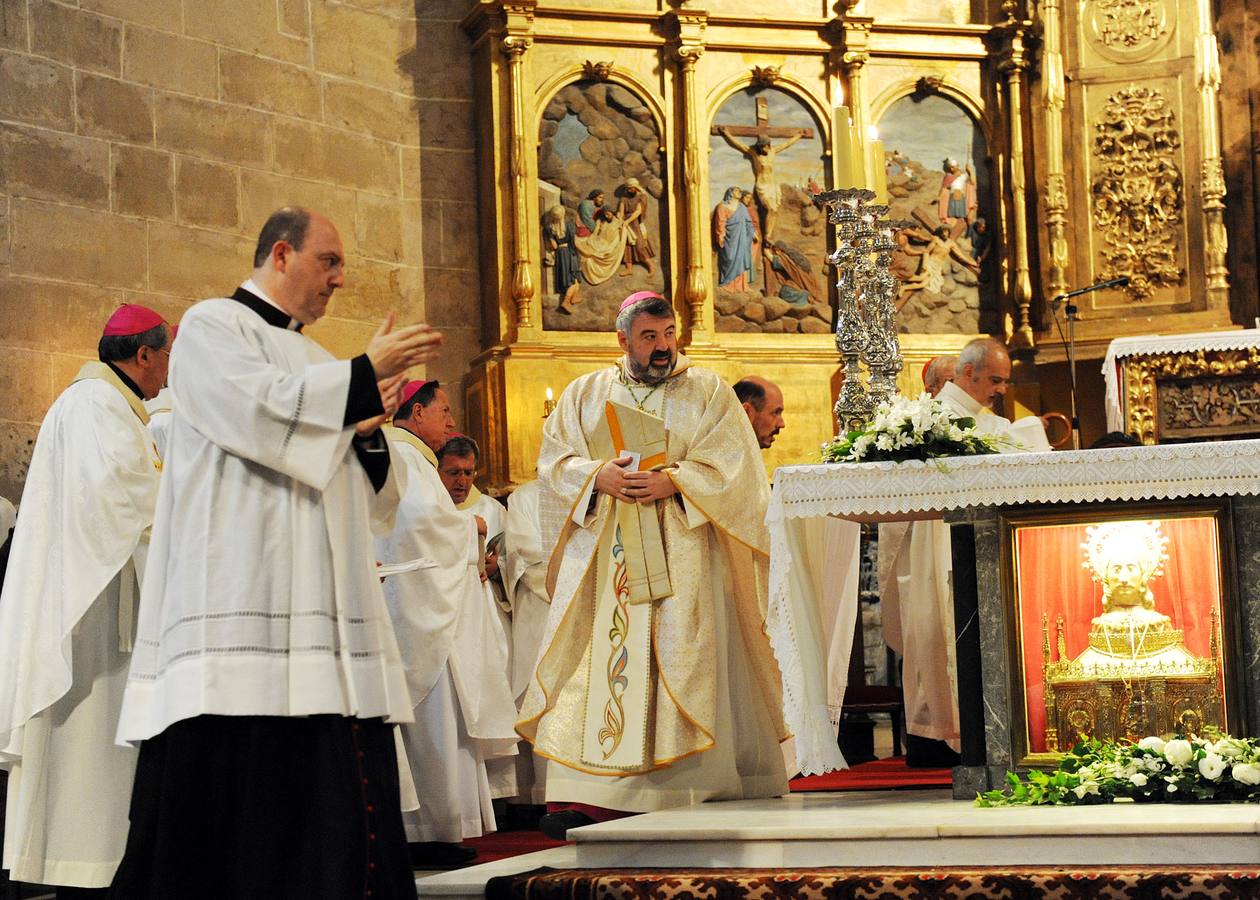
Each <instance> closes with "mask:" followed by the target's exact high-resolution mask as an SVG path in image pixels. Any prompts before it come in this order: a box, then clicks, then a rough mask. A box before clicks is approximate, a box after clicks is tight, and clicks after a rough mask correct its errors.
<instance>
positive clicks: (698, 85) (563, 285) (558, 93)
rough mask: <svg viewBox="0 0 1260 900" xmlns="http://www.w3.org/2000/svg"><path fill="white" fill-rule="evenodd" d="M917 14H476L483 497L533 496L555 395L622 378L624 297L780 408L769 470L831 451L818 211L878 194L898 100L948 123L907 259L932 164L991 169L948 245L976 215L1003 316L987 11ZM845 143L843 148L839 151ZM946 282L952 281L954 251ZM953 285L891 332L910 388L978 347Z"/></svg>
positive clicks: (523, 4)
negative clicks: (916, 318)
mask: <svg viewBox="0 0 1260 900" xmlns="http://www.w3.org/2000/svg"><path fill="white" fill-rule="evenodd" d="M920 6H921V5H919V4H913V3H902V4H896V5H892V6H889V7H888V9H887V11H880V10H877V9H874V8H872V10H870V11H866V10H864V8H863V5H862V4H861V3H858V4H856V5H855V4H854V3H852V2H850V3H839V4H837V3H834V2H831V0H783V2H780V3H777V4H776V5H775V9H774V15H773V17H769V16H767V15H766V9H765V6H764V4H763V3H760V2H754V0H713V2H711V3H709V4H703V5H702V4H700V3H695V2H672V0H671V2H665V0H568V2H548V0H482V2H480V3H479V4H478V5H477V6H476V7H475V8H474V10H473V11H472V12H471V13H470V14H469V16H468V17H467V18H466V19H465V21H464V23H463V27H464V30H465V31H466V32H467V34H468V35H469V37H470V39H471V46H472V55H473V61H474V79H475V84H474V86H475V91H476V96H477V104H476V108H477V116H478V119H477V129H478V130H477V139H478V148H479V156H478V164H479V184H478V195H479V201H480V223H481V234H480V247H481V260H482V269H483V277H482V280H481V283H482V285H483V296H482V324H483V335H482V338H483V341H482V345H483V348H484V350H483V352H482V354H481V355H480V356H479V357H478V358H477V359H476V360H475V361H474V362H473V365H472V371H471V373H470V375H469V377H468V379H467V381H466V384H465V400H466V404H465V406H466V411H467V418H468V421H467V423H466V427H467V429H468V431H469V432H470V433H471V434H472V435H473V436H474V437H475V438H477V439H478V440H479V441H480V442H481V443H482V445H483V446H484V447H485V448H486V451H487V457H488V459H487V465H485V466H483V468H485V469H486V470H487V474H486V475H485V476H484V477H483V479H482V482H483V487H484V488H486V489H488V490H490V491H491V492H493V493H499V492H502V491H505V490H510V489H511V487H512V486H513V485H515V484H519V483H521V482H523V481H525V480H528V479H530V478H532V477H534V464H535V460H536V457H537V450H538V445H539V442H540V435H541V424H542V417H543V414H544V411H545V398H546V396H547V390H548V389H549V388H550V390H551V391H552V393H553V395H558V394H559V392H560V391H561V390H562V389H563V388H564V386H565V385H566V384H567V383H568V382H569V381H571V380H572V379H573V378H575V377H577V376H578V375H580V374H583V373H585V372H588V371H591V370H593V369H595V368H597V367H599V366H602V365H607V364H608V363H610V362H612V361H613V360H614V359H615V358H616V356H617V355H618V350H617V344H616V337H615V334H614V333H613V331H612V325H611V320H612V318H613V313H614V311H615V304H616V301H617V300H619V296H618V295H621V294H624V293H629V292H630V291H631V290H634V289H639V288H644V287H650V288H656V289H664V290H665V291H666V292H667V293H668V294H669V295H670V297H671V298H672V299H673V301H674V304H675V308H676V309H677V311H678V314H679V320H680V324H681V327H682V336H681V341H680V344H681V346H682V349H683V350H684V352H686V353H687V354H688V356H690V357H691V358H692V359H693V360H694V361H696V362H697V363H699V364H701V365H704V366H707V367H710V368H712V369H714V370H716V371H717V372H718V373H719V374H720V375H722V376H723V377H724V378H726V379H727V380H728V381H730V382H732V383H733V382H734V381H736V380H737V379H738V378H739V377H741V376H743V375H746V374H758V375H762V376H764V377H767V378H770V379H771V380H773V381H775V382H777V383H778V384H779V385H780V386H781V387H782V388H783V392H784V395H785V397H786V398H787V410H786V413H785V417H786V419H787V427H786V428H785V429H784V430H783V432H782V433H780V435H779V436H778V438H777V440H776V441H775V444H774V446H773V448H771V450H769V451H767V453H766V457H765V458H766V464H767V468H768V470H773V468H774V467H776V466H778V465H781V464H786V463H799V462H810V461H813V460H814V459H816V458H817V454H818V446H819V444H820V443H821V442H822V441H823V440H824V439H826V438H827V437H829V436H831V435H832V434H834V432H835V426H834V422H833V420H832V418H831V403H832V400H834V398H835V395H836V392H837V389H838V376H839V372H840V367H839V365H838V355H837V351H836V348H835V343H834V335H833V334H832V333H831V331H832V327H833V323H832V317H833V311H834V304H835V292H834V286H833V284H832V282H833V280H834V278H835V274H834V271H833V270H832V269H831V268H830V267H829V266H827V265H826V263H825V257H826V255H827V253H829V252H830V250H831V249H833V246H834V245H833V237H832V235H831V232H830V229H828V228H827V227H826V225H825V222H824V221H822V216H821V215H820V212H821V210H820V208H819V207H818V204H817V203H816V202H815V201H814V195H815V194H817V193H819V192H820V191H823V190H826V189H828V188H833V187H853V186H872V187H873V186H875V185H876V182H877V181H878V180H879V177H878V176H880V175H881V174H883V175H884V176H885V177H886V176H887V172H888V166H889V165H890V162H889V161H890V160H891V159H892V158H893V157H892V151H893V150H894V149H896V148H892V147H887V148H885V152H883V153H880V151H879V150H878V148H877V145H875V144H874V143H873V141H874V139H875V135H874V134H871V133H869V132H868V129H869V128H870V127H872V126H878V125H879V123H880V121H881V118H882V117H883V116H884V115H885V114H886V113H887V112H888V110H889V109H890V108H893V107H895V106H896V105H897V104H898V102H899V101H904V102H903V107H904V106H905V105H906V104H913V103H914V102H915V101H914V100H912V99H907V98H922V97H925V96H930V97H931V98H932V101H933V102H934V103H935V102H941V103H945V104H948V106H949V108H950V109H951V110H954V111H956V113H957V116H958V118H957V121H958V123H959V125H958V132H959V133H958V134H957V135H952V136H951V137H950V140H949V141H945V142H944V143H950V144H951V146H956V147H957V149H949V148H948V147H942V148H941V151H940V159H932V158H929V159H926V160H916V162H915V165H916V166H917V167H918V168H919V169H922V170H923V171H924V173H926V174H927V175H928V176H929V180H930V181H931V182H932V183H931V184H930V185H928V186H927V187H926V188H925V189H924V191H925V193H924V196H925V197H926V196H927V195H929V194H930V195H931V198H933V199H931V201H930V202H924V203H917V202H916V204H915V205H916V206H922V207H923V210H922V211H923V214H924V218H925V219H927V222H926V223H920V224H919V225H918V226H916V227H918V229H919V231H920V232H921V236H920V237H919V238H917V239H915V245H914V246H915V249H918V250H922V251H923V252H924V253H926V252H927V249H938V248H935V244H934V243H933V241H940V240H941V239H942V238H941V236H940V235H934V234H933V231H934V230H935V229H938V228H940V226H941V225H942V224H943V223H941V222H939V221H938V216H937V215H936V210H937V208H938V207H937V204H936V202H935V199H934V198H936V197H937V196H938V194H939V193H940V190H941V182H942V180H943V179H947V178H954V177H957V174H955V175H951V174H950V173H949V172H948V171H945V169H944V168H943V161H944V160H945V159H947V158H951V157H959V159H958V160H957V162H958V168H959V172H961V171H962V170H963V169H964V167H965V166H967V165H971V166H972V168H973V169H976V168H977V167H978V168H979V169H981V170H983V172H984V173H985V174H984V180H983V181H982V182H980V183H979V184H978V185H974V184H973V192H974V187H975V186H978V187H979V189H980V194H979V195H978V196H977V202H976V204H975V208H974V209H973V210H972V213H971V215H970V216H967V215H963V216H960V217H957V221H955V222H954V223H953V230H952V231H951V232H950V234H949V235H948V236H947V237H946V238H944V239H946V240H951V241H952V240H955V239H957V240H958V241H959V244H960V246H961V245H963V244H965V245H966V247H968V248H970V247H973V246H974V242H973V240H972V239H973V237H974V225H975V222H974V220H975V218H976V216H977V215H978V214H979V211H980V210H984V211H987V212H989V215H988V218H989V219H990V222H989V223H988V225H989V231H990V236H989V237H988V238H985V239H983V240H988V241H990V242H991V244H992V246H991V252H990V262H989V263H988V264H989V265H990V266H991V267H992V276H991V278H990V279H989V281H990V283H991V284H992V287H991V288H987V289H986V290H987V291H989V294H990V296H991V301H990V314H989V315H988V316H987V318H988V319H989V320H991V321H992V322H995V323H997V324H998V325H999V327H1000V325H1001V322H1002V321H1003V320H1004V319H1011V318H1012V316H1018V314H1019V309H1018V307H1017V306H1016V305H1015V304H1014V302H1013V301H1012V300H1011V299H1010V296H1011V291H1010V284H1011V277H1010V275H1009V273H1008V270H1007V266H1006V264H1005V263H1004V262H1003V260H1005V259H1006V258H1007V257H1014V256H1015V255H1017V254H1014V252H1013V249H1012V248H1013V246H1014V243H1015V242H1016V241H1017V240H1018V239H1019V237H1018V236H1019V235H1020V234H1024V235H1025V237H1024V239H1025V240H1026V230H1025V231H1023V232H1021V230H1020V229H1019V228H1017V227H1015V223H1014V222H1013V221H1011V219H1010V216H1009V215H1007V214H1005V213H1003V209H1004V208H1005V206H1006V204H1005V203H1004V202H1003V201H1002V199H1001V191H1002V190H1003V185H1004V184H1006V183H1007V182H1008V181H1009V180H1010V179H1004V178H1003V177H1002V176H1001V174H1000V172H999V171H998V170H999V169H1000V167H1001V166H1002V165H1004V159H1005V158H1006V157H1005V156H1004V155H1003V154H1002V152H1001V150H1000V148H1001V147H1002V146H1004V145H1005V142H1006V138H1005V136H1004V133H1003V130H1002V128H1001V127H1000V115H999V114H998V113H997V112H996V110H995V108H994V107H995V104H996V103H997V102H998V84H999V82H1000V81H1001V78H1000V75H998V74H996V69H995V66H996V65H997V57H996V56H995V55H994V53H993V52H992V50H991V48H990V45H989V44H990V39H991V32H992V30H993V26H992V25H991V24H986V23H985V21H984V19H985V18H986V17H988V16H989V15H990V14H989V13H986V12H983V11H980V5H979V4H967V3H963V2H949V3H945V4H937V5H935V6H933V7H932V9H931V10H930V11H924V10H922V9H920ZM881 17H883V18H881ZM902 118H903V125H904V124H905V123H904V120H905V116H903V117H902ZM837 123H842V125H843V128H839V127H837ZM842 131H843V132H845V133H847V134H849V135H850V136H853V135H856V137H850V138H846V139H845V140H844V141H843V144H841V142H840V141H839V140H838V135H840V134H841V132H842ZM977 136H978V137H977ZM977 152H978V153H980V154H981V156H982V157H983V158H977ZM923 155H927V156H930V157H935V156H936V155H937V153H936V149H935V148H933V149H932V150H931V151H930V152H927V151H925V153H924V154H923ZM768 160H769V161H770V162H771V163H772V165H771V166H767V162H768ZM770 168H773V170H774V172H773V175H771V174H770V172H769V171H768V170H769V169H770ZM881 168H882V169H884V172H883V173H880V172H879V171H878V170H879V169H881ZM846 179H847V180H848V181H849V182H852V183H844V181H845V180H846ZM894 180H895V179H894ZM732 189H733V190H732ZM965 193H966V192H965V191H964V192H963V194H965ZM728 195H729V196H728ZM982 227H983V226H982ZM955 231H956V232H957V233H955ZM728 233H729V234H730V235H731V239H732V242H733V243H732V245H731V246H730V247H725V246H724V243H725V240H726V235H727V234H728ZM719 235H720V238H719ZM649 248H650V252H646V251H647V250H648V249H649ZM925 248H927V249H925ZM1026 257H1027V254H1026V253H1025V254H1024V258H1026ZM938 263H939V264H940V265H943V266H949V267H953V266H955V265H956V264H957V265H960V266H961V265H965V264H963V263H958V262H957V260H956V259H955V258H953V257H949V256H948V254H946V255H945V256H942V258H941V259H940V260H938ZM955 274H957V275H958V276H959V277H958V280H959V281H968V282H970V284H969V285H968V288H969V289H970V290H972V292H973V293H976V295H977V297H976V299H973V300H967V301H964V300H962V299H958V300H957V302H954V306H955V307H958V311H951V307H950V303H951V301H952V300H953V298H950V297H944V299H943V300H940V298H938V299H937V301H935V305H934V306H933V310H934V311H935V312H934V315H933V317H924V318H923V327H917V328H915V329H912V330H913V331H914V333H911V334H906V335H904V336H903V340H902V348H903V352H904V353H905V357H906V369H905V371H903V373H902V376H901V382H902V383H901V387H902V389H903V390H905V391H907V392H917V391H918V390H919V388H920V383H919V370H920V369H921V366H922V364H923V362H925V361H926V360H927V359H928V358H929V357H931V356H932V355H935V354H936V353H940V352H956V351H957V349H959V348H960V347H961V346H962V345H963V344H964V343H965V342H966V341H967V340H968V339H969V338H970V337H972V336H974V335H975V333H976V332H977V331H978V330H980V328H984V327H986V326H985V324H984V323H981V321H980V319H981V317H980V308H981V302H980V300H979V299H978V296H979V292H978V291H977V290H976V284H977V280H978V278H977V275H978V273H977V272H975V271H971V272H970V273H966V274H965V273H964V272H963V271H962V269H961V268H960V269H959V270H958V272H957V273H955ZM719 279H722V280H721V281H719ZM933 283H934V284H935V283H936V282H935V281H933ZM623 288H624V291H623ZM959 296H960V297H961V295H959ZM977 326H979V327H977Z"/></svg>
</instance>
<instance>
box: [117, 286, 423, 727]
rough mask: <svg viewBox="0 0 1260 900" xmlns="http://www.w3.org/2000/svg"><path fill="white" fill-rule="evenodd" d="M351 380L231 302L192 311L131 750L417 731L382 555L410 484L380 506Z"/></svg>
mask: <svg viewBox="0 0 1260 900" xmlns="http://www.w3.org/2000/svg"><path fill="white" fill-rule="evenodd" d="M247 287H249V285H248V284H247ZM350 374H351V363H350V362H349V361H346V360H336V359H334V358H333V357H332V356H331V355H330V354H329V353H328V352H327V351H326V350H324V349H323V348H322V347H320V346H319V345H318V344H316V343H315V342H314V341H312V340H310V339H309V338H307V337H305V336H304V335H302V334H301V333H300V332H297V331H294V330H286V329H284V328H279V327H276V326H273V325H269V324H267V323H266V322H265V321H264V320H263V319H262V318H261V317H260V316H259V315H258V314H257V313H255V312H254V311H252V310H251V309H250V308H248V307H247V306H245V305H244V304H242V303H239V302H237V301H235V300H230V299H214V300H205V301H203V302H201V303H198V304H197V305H195V306H194V307H192V309H190V310H189V311H188V312H187V313H185V315H184V317H183V319H182V321H181V323H180V331H179V342H178V344H176V345H175V347H174V350H173V351H172V354H171V370H170V386H171V399H172V417H171V425H170V436H169V439H168V447H167V456H166V459H165V460H164V477H163V479H162V487H161V490H160V491H159V495H158V506H157V513H156V516H155V520H154V526H153V541H152V548H151V551H150V558H149V570H148V572H147V577H146V579H145V582H144V588H143V591H142V596H141V603H140V613H139V635H138V638H137V641H136V650H135V653H134V654H133V656H132V664H131V671H130V674H129V676H128V680H127V690H126V695H125V697H124V700H123V710H122V717H121V722H120V725H119V731H118V736H119V740H120V741H140V740H144V739H146V738H149V737H152V736H154V735H156V734H158V733H160V732H161V731H163V730H164V729H165V728H166V727H167V726H168V725H170V724H172V723H174V722H178V721H180V720H182V719H186V718H190V717H193V716H199V715H206V714H217V715H234V716H245V715H260V716H308V715H315V714H320V713H329V714H335V715H343V716H357V717H361V718H374V717H378V716H381V717H384V718H385V719H386V720H387V721H391V722H407V721H411V717H412V703H411V700H410V697H409V695H408V691H407V683H406V679H405V676H404V672H403V666H402V662H401V660H400V658H399V653H398V644H397V642H396V640H395V637H394V629H393V625H392V623H391V622H390V618H389V613H388V610H387V609H386V606H385V598H384V595H383V593H382V591H381V585H380V581H379V579H378V578H377V577H376V573H375V555H374V553H373V547H372V533H373V531H374V530H375V531H377V532H378V533H386V534H387V533H388V532H389V530H390V529H391V528H392V526H393V519H394V512H395V510H396V508H397V505H398V501H399V497H400V495H401V493H402V491H403V489H404V486H405V484H404V479H405V475H404V473H403V467H402V466H401V465H400V464H398V463H396V462H392V463H391V465H390V467H389V473H388V477H387V478H386V480H385V483H384V485H383V486H382V488H381V490H380V491H379V492H374V491H373V488H372V484H371V481H370V479H369V478H368V475H367V473H366V472H365V471H364V469H363V467H362V465H361V464H360V463H359V461H358V459H357V458H356V456H355V453H354V451H353V449H352V448H351V446H350V443H351V439H352V438H353V436H354V427H353V426H352V425H344V424H343V421H342V420H343V418H344V416H345V411H346V403H347V397H348V392H349V386H350Z"/></svg>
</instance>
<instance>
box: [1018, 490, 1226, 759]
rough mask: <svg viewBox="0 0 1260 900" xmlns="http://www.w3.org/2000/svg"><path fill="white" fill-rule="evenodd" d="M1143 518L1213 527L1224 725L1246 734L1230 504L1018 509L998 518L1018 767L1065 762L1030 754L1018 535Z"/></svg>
mask: <svg viewBox="0 0 1260 900" xmlns="http://www.w3.org/2000/svg"><path fill="white" fill-rule="evenodd" d="M1143 517H1144V518H1152V519H1184V518H1192V517H1211V518H1213V519H1214V520H1215V522H1216V540H1217V552H1218V558H1219V559H1220V571H1219V572H1218V573H1217V585H1218V590H1219V591H1220V606H1221V619H1220V625H1219V627H1220V632H1221V656H1222V659H1223V670H1224V672H1223V674H1224V682H1225V685H1224V697H1225V711H1226V716H1225V721H1226V727H1227V729H1228V731H1229V732H1230V733H1231V734H1236V735H1243V734H1247V733H1248V732H1247V730H1246V728H1247V716H1246V709H1245V707H1244V702H1245V696H1244V690H1245V689H1244V686H1243V684H1242V677H1243V673H1242V658H1243V655H1242V654H1243V650H1242V647H1243V645H1242V621H1241V620H1242V615H1241V613H1240V611H1239V609H1238V604H1239V603H1240V598H1241V592H1240V590H1239V586H1238V576H1237V572H1238V566H1237V559H1236V554H1235V547H1236V544H1235V541H1234V524H1233V514H1232V508H1231V505H1230V502H1229V500H1228V499H1223V498H1217V499H1208V498H1202V497H1197V498H1192V499H1187V500H1169V501H1163V502H1156V503H1152V502H1146V503H1107V504H1105V505H1101V504H1100V505H1088V506H1082V507H1078V508H1077V509H1075V510H1073V511H1067V510H1064V509H1063V508H1062V507H1061V506H1039V507H1028V508H1020V509H1018V510H1010V511H1005V512H999V514H998V544H999V550H1000V554H999V557H1000V558H999V571H1000V578H1001V585H1002V595H1003V596H1002V609H1003V612H1004V614H1005V618H1006V622H1007V628H1006V633H1005V635H1004V640H1005V644H1006V659H1007V690H1008V691H1009V697H1010V707H1009V709H1010V731H1009V734H1010V742H1011V748H1010V749H1011V759H1012V760H1013V761H1014V762H1015V765H1016V766H1018V767H1020V768H1023V769H1028V768H1053V767H1054V766H1056V765H1057V764H1058V763H1059V761H1060V760H1061V759H1062V758H1063V754H1062V753H1032V752H1030V751H1029V735H1028V715H1027V697H1026V695H1025V691H1024V678H1025V659H1024V656H1023V650H1022V647H1023V640H1022V638H1023V634H1022V632H1021V622H1022V617H1021V616H1020V608H1019V592H1018V584H1017V578H1018V575H1017V573H1016V571H1015V560H1016V548H1015V535H1016V532H1017V530H1018V529H1020V528H1028V527H1042V526H1053V525H1077V524H1083V523H1089V524H1093V523H1096V522H1111V521H1116V520H1121V519H1132V518H1143Z"/></svg>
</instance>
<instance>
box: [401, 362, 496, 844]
mask: <svg viewBox="0 0 1260 900" xmlns="http://www.w3.org/2000/svg"><path fill="white" fill-rule="evenodd" d="M454 426H455V422H454V419H452V417H451V413H450V404H449V403H448V401H447V398H446V394H445V392H443V391H442V389H441V388H440V387H439V385H438V383H437V382H436V381H413V382H410V383H408V384H407V386H406V388H405V389H404V391H403V402H402V404H401V405H400V406H399V407H398V411H397V412H396V413H395V414H394V424H393V426H391V427H388V428H386V429H385V430H386V433H387V435H388V437H389V440H390V443H391V446H392V447H393V450H394V454H395V456H396V458H397V460H398V462H399V463H400V464H401V465H402V466H404V467H405V468H406V471H407V490H406V493H405V494H404V495H403V498H402V503H401V504H400V505H399V508H398V516H397V519H396V521H395V525H394V530H393V532H392V533H391V534H390V535H389V536H388V537H382V538H378V539H377V541H376V553H377V556H378V557H379V558H380V559H381V560H382V561H383V562H386V563H395V562H406V561H408V560H413V559H422V560H423V561H424V563H423V565H422V566H421V568H419V569H418V570H416V571H415V572H408V573H403V574H399V575H395V576H392V577H390V578H387V579H386V580H385V598H386V601H387V602H388V604H389V611H390V614H391V616H392V617H393V620H394V628H395V631H396V632H397V635H398V645H399V649H400V650H401V651H402V658H403V664H404V666H405V667H406V671H407V686H408V688H409V689H410V691H411V698H412V702H413V703H414V704H415V722H414V723H411V724H407V725H403V726H401V731H400V733H401V735H402V740H403V744H404V746H405V748H406V751H407V752H406V756H407V762H408V764H409V765H410V766H411V770H412V776H413V778H414V780H415V782H416V784H417V785H420V786H421V790H420V792H419V795H420V796H419V799H420V808H419V809H418V810H417V811H415V812H407V813H404V814H403V821H404V824H405V826H406V833H407V839H408V841H409V842H410V844H411V861H412V864H413V865H414V866H415V867H417V868H432V869H444V868H450V867H453V866H459V865H464V864H466V863H468V862H470V861H472V859H473V858H475V857H476V855H477V854H476V851H475V850H474V849H473V848H471V847H468V846H465V845H463V844H461V842H462V841H463V840H465V839H466V838H472V837H479V836H480V835H482V834H484V833H485V832H487V831H494V830H495V828H496V823H495V817H494V807H493V806H492V804H491V800H492V798H491V794H490V783H489V780H488V778H487V774H486V760H487V759H491V758H496V757H497V756H499V755H506V756H512V755H515V752H516V749H515V748H516V743H517V737H516V734H515V732H514V731H513V730H512V724H513V721H514V719H515V716H514V714H515V712H516V706H515V704H514V703H513V702H512V698H511V695H510V694H509V693H508V688H507V684H506V682H505V680H504V679H503V678H502V676H501V675H499V671H500V669H501V668H502V666H503V665H504V664H505V663H504V660H503V654H502V652H501V650H502V648H501V645H500V643H499V641H498V636H497V629H498V624H497V623H496V622H495V620H494V618H493V615H494V614H493V611H492V610H491V609H490V608H489V606H488V605H487V603H486V602H485V598H484V590H485V589H484V586H483V584H482V581H481V576H480V573H479V572H478V569H477V566H476V562H477V560H476V558H475V557H474V556H472V555H470V548H471V547H476V546H477V544H478V534H477V524H476V522H475V521H474V519H473V517H472V516H471V515H469V514H468V513H465V512H461V511H459V510H457V509H456V508H455V503H454V501H453V500H452V498H451V495H450V493H449V492H448V491H447V488H446V486H445V485H444V483H443V479H442V478H441V477H440V476H439V474H438V469H437V466H438V457H437V456H436V455H435V453H434V448H435V447H436V448H441V447H443V446H444V445H446V444H447V443H448V438H449V437H450V435H451V432H452V431H453V430H454Z"/></svg>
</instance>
